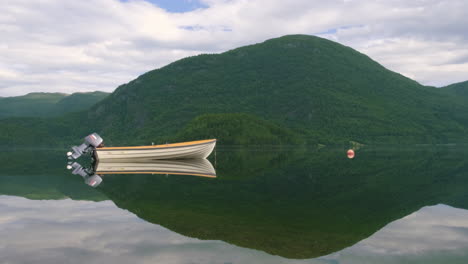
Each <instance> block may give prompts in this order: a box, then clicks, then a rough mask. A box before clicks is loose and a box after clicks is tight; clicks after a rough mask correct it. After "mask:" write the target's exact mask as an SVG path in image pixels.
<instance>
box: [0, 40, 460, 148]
mask: <svg viewBox="0 0 468 264" xmlns="http://www.w3.org/2000/svg"><path fill="white" fill-rule="evenodd" d="M467 111H468V104H466V100H465V99H464V98H462V97H460V96H458V95H457V93H456V92H454V91H452V90H451V89H445V88H443V89H438V88H435V87H429V86H423V85H420V84H419V83H417V82H416V81H414V80H411V79H409V78H406V77H404V76H402V75H401V74H398V73H395V72H392V71H390V70H388V69H386V68H384V67H383V66H381V65H380V64H378V63H377V62H375V61H373V60H372V59H370V58H369V57H368V56H366V55H364V54H361V53H359V52H357V51H356V50H353V49H352V48H350V47H346V46H343V45H341V44H339V43H336V42H333V41H330V40H327V39H322V38H319V37H314V36H308V35H289V36H284V37H280V38H275V39H270V40H267V41H265V42H263V43H259V44H254V45H250V46H245V47H241V48H237V49H234V50H230V51H227V52H224V53H221V54H209V55H208V54H203V55H198V56H193V57H188V58H185V59H181V60H178V61H176V62H174V63H171V64H169V65H167V66H165V67H162V68H160V69H156V70H153V71H150V72H147V73H145V74H143V75H141V76H139V77H138V78H137V79H135V80H133V81H130V82H129V83H127V84H123V85H121V86H119V87H118V88H117V89H116V90H115V91H114V92H113V93H112V94H110V95H109V96H107V97H106V98H105V99H103V100H102V101H100V102H98V103H97V104H95V105H93V106H92V107H91V108H90V109H89V110H86V111H83V112H80V113H73V114H68V115H66V116H64V117H62V118H57V119H55V120H54V121H53V122H51V121H49V122H47V123H43V122H42V121H40V120H35V119H27V120H26V119H21V120H20V119H8V120H5V121H4V122H3V123H2V124H0V131H10V132H9V134H2V135H0V144H6V143H7V144H10V145H11V144H20V145H21V144H29V143H31V142H37V141H38V140H37V139H38V138H40V139H41V140H40V141H41V142H42V143H43V144H48V143H47V142H46V141H44V140H42V138H43V137H44V136H47V135H50V133H51V132H52V133H54V134H53V135H54V137H55V140H60V141H61V142H69V141H70V140H71V139H76V138H82V137H83V136H85V135H86V134H89V133H91V132H94V131H96V132H98V133H100V134H101V135H102V136H103V137H104V138H105V140H106V142H107V143H110V144H113V145H123V144H148V143H150V142H168V141H176V140H181V139H184V140H189V139H200V138H218V139H219V143H220V144H223V142H229V144H244V143H243V142H248V144H249V145H252V144H255V143H258V144H268V142H270V143H271V144H278V142H280V144H283V143H281V142H291V140H287V139H285V138H284V137H289V136H291V135H293V134H294V135H299V136H300V137H302V140H292V141H294V142H299V141H301V142H306V143H308V144H337V143H338V144H341V143H343V142H349V141H357V142H360V143H369V144H371V143H408V142H412V143H449V142H460V141H465V142H466V141H467V137H466V135H467V132H468V116H467V115H466V114H465V113H466V112H467ZM234 113H240V114H247V115H248V116H249V118H248V119H249V122H254V123H257V124H260V125H258V126H252V125H248V123H245V124H243V125H242V126H243V127H242V131H243V132H242V135H241V136H239V131H237V129H236V127H237V126H238V125H239V120H238V116H236V115H232V114H234ZM210 114H216V115H215V116H216V122H213V120H212V119H210V118H206V116H207V115H210ZM200 117H204V118H200ZM254 120H262V121H254ZM263 121H265V122H263ZM76 124H83V125H81V126H77V125H76ZM273 127H278V128H279V130H278V129H275V130H276V131H282V132H280V133H276V132H275V133H276V134H275V135H274V136H273V137H272V136H271V135H272V134H271V133H270V132H272V131H273V130H271V128H273ZM24 130H32V131H34V132H33V133H27V134H25V137H26V138H22V139H21V140H19V139H18V137H19V135H20V134H22V133H25V132H24ZM187 131H191V132H187ZM260 131H270V132H268V134H269V135H267V137H268V138H270V139H271V141H270V140H269V139H265V138H259V137H258V135H261V132H260ZM192 132H193V133H192ZM69 144H70V143H69Z"/></svg>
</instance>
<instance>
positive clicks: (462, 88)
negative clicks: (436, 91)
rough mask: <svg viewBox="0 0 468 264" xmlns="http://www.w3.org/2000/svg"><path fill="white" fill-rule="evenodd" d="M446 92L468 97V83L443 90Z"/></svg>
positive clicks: (449, 86)
mask: <svg viewBox="0 0 468 264" xmlns="http://www.w3.org/2000/svg"><path fill="white" fill-rule="evenodd" d="M442 89H443V90H444V91H447V92H451V93H453V94H455V95H457V96H468V81H466V82H460V83H454V84H451V85H448V86H445V87H443V88H442Z"/></svg>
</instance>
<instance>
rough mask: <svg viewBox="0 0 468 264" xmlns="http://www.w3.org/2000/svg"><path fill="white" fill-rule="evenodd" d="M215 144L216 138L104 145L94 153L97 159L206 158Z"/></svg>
mask: <svg viewBox="0 0 468 264" xmlns="http://www.w3.org/2000/svg"><path fill="white" fill-rule="evenodd" d="M215 145H216V139H207V140H198V141H190V142H182V143H173V144H164V145H154V146H138V147H102V148H96V149H95V151H94V153H95V158H96V160H97V161H104V160H106V161H107V160H114V159H119V160H120V159H123V160H129V159H130V160H131V159H133V160H135V159H153V160H154V159H156V160H166V159H205V158H207V157H208V156H209V155H210V154H211V152H212V151H213V149H214V147H215Z"/></svg>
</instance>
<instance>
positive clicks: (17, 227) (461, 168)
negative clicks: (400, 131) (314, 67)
mask: <svg viewBox="0 0 468 264" xmlns="http://www.w3.org/2000/svg"><path fill="white" fill-rule="evenodd" d="M466 154H467V152H465V151H464V149H463V148H458V147H457V148H455V147H450V148H449V147H437V148H435V147H415V148H411V149H391V148H384V147H381V148H372V149H366V148H363V149H361V150H358V151H356V153H355V157H354V158H353V159H349V158H348V157H347V153H346V150H341V149H339V150H330V149H322V150H313V151H311V150H306V149H301V150H284V149H283V150H278V149H222V148H219V149H218V150H217V155H216V160H215V159H214V155H213V156H212V157H211V158H210V160H211V162H210V161H175V162H161V161H158V162H146V163H140V164H132V163H121V164H108V163H101V164H97V166H94V164H91V163H89V162H88V163H87V161H86V159H84V160H80V161H79V162H80V163H81V164H80V165H82V166H83V167H84V168H92V170H93V171H92V172H94V173H96V174H98V175H99V176H100V177H101V178H102V182H101V183H100V184H99V186H97V187H96V188H92V187H90V186H89V185H87V184H84V182H83V178H82V177H80V176H78V175H73V174H72V173H70V171H68V170H67V169H66V168H65V167H66V162H67V161H66V157H64V155H63V151H61V150H60V151H34V150H30V151H24V150H23V151H6V152H3V153H1V154H0V164H1V168H2V169H1V171H0V213H1V217H0V221H1V222H0V223H1V224H0V236H1V237H2V240H1V241H0V256H1V257H0V258H1V260H2V261H3V263H30V262H31V263H32V262H34V263H65V262H66V263H83V262H87V263H110V262H112V263H130V262H134V263H143V262H147V261H148V262H151V261H152V262H158V263H159V262H160V263H363V262H365V263H402V262H405V263H408V262H411V263H448V262H450V263H466V262H467V261H468V253H467V252H468V243H467V242H468V211H467V210H466V209H468V194H467V189H468V188H467V187H468V162H467V161H466V158H465V157H466V156H467V155H466ZM206 175H211V176H212V177H200V176H206ZM213 176H214V177H213ZM0 262H1V261H0Z"/></svg>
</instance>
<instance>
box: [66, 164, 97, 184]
mask: <svg viewBox="0 0 468 264" xmlns="http://www.w3.org/2000/svg"><path fill="white" fill-rule="evenodd" d="M67 169H69V170H71V171H72V174H74V175H80V176H81V177H83V179H84V181H85V183H86V184H87V185H89V186H91V187H97V186H99V184H101V182H102V178H101V176H99V175H97V174H94V171H93V170H92V169H87V168H84V167H83V166H81V165H80V164H79V163H77V162H73V163H72V164H68V166H67Z"/></svg>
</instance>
